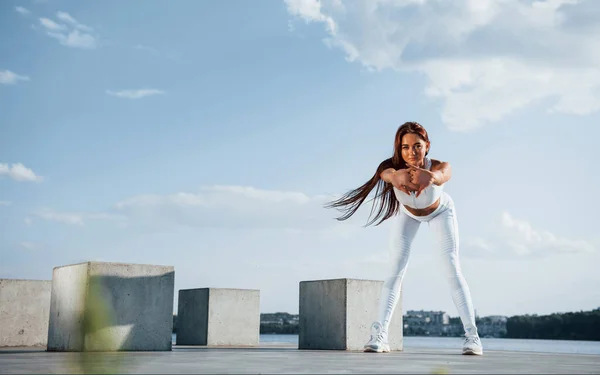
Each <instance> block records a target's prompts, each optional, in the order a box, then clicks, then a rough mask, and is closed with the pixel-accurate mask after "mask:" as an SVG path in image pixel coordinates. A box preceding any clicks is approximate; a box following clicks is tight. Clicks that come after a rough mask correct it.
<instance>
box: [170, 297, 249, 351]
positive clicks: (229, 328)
mask: <svg viewBox="0 0 600 375" xmlns="http://www.w3.org/2000/svg"><path fill="white" fill-rule="evenodd" d="M259 336H260V291H259V290H252V289H226V288H199V289H182V290H180V291H179V298H178V307H177V340H176V344H177V345H208V346H258V343H259Z"/></svg>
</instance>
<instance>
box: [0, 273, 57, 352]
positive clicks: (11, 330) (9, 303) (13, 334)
mask: <svg viewBox="0 0 600 375" xmlns="http://www.w3.org/2000/svg"><path fill="white" fill-rule="evenodd" d="M51 287H52V281H50V280H17V279H0V347H17V346H43V347H45V346H46V344H47V342H48V317H49V312H50V289H51Z"/></svg>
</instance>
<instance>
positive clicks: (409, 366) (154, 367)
mask: <svg viewBox="0 0 600 375" xmlns="http://www.w3.org/2000/svg"><path fill="white" fill-rule="evenodd" d="M0 373H3V374H17V373H28V374H35V373H46V374H48V373H145V374H151V373H163V374H164V373H212V374H216V373H237V374H259V373H260V374H266V373H278V374H285V373H294V374H302V373H320V374H328V373H329V374H351V373H363V374H364V373H386V374H391V373H413V374H414V373H425V374H467V373H471V374H485V373H487V374H517V373H519V374H523V373H529V374H533V373H536V374H540V373H544V374H584V373H588V374H593V373H595V374H600V356H596V355H572V354H544V353H526V352H505V351H487V352H486V353H485V354H484V356H482V357H480V356H463V355H461V354H460V352H459V351H457V350H447V349H420V348H419V349H417V348H406V350H405V351H403V352H393V353H386V354H374V353H362V352H345V351H307V350H297V349H296V348H295V347H293V346H282V345H264V346H261V347H258V348H207V347H175V348H174V349H173V351H172V352H129V353H123V352H121V353H85V354H82V353H49V352H45V351H44V350H43V349H0Z"/></svg>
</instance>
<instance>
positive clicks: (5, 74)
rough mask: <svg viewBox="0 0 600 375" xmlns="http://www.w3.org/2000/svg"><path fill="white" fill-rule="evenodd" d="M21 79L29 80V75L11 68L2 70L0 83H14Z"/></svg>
mask: <svg viewBox="0 0 600 375" xmlns="http://www.w3.org/2000/svg"><path fill="white" fill-rule="evenodd" d="M19 81H29V77H27V76H21V75H18V74H16V73H14V72H11V71H10V70H0V84H3V85H14V84H15V83H17V82H19Z"/></svg>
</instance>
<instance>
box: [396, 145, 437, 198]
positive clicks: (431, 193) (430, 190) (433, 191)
mask: <svg viewBox="0 0 600 375" xmlns="http://www.w3.org/2000/svg"><path fill="white" fill-rule="evenodd" d="M423 169H427V170H429V169H431V159H429V158H427V157H426V158H425V165H424V166H423ZM443 186H444V185H434V184H431V185H429V186H428V187H427V188H426V189H425V190H423V191H422V192H421V195H419V196H418V197H417V193H416V192H411V193H410V195H408V194H406V193H405V192H403V191H402V190H400V189H398V188H396V187H394V194H395V195H396V199H398V202H400V204H402V205H404V206H408V207H412V208H416V209H422V208H427V207H429V206H431V205H432V204H434V203H435V202H436V201H437V200H438V199H439V198H440V197H441V196H442V193H443V192H444V187H443Z"/></svg>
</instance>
